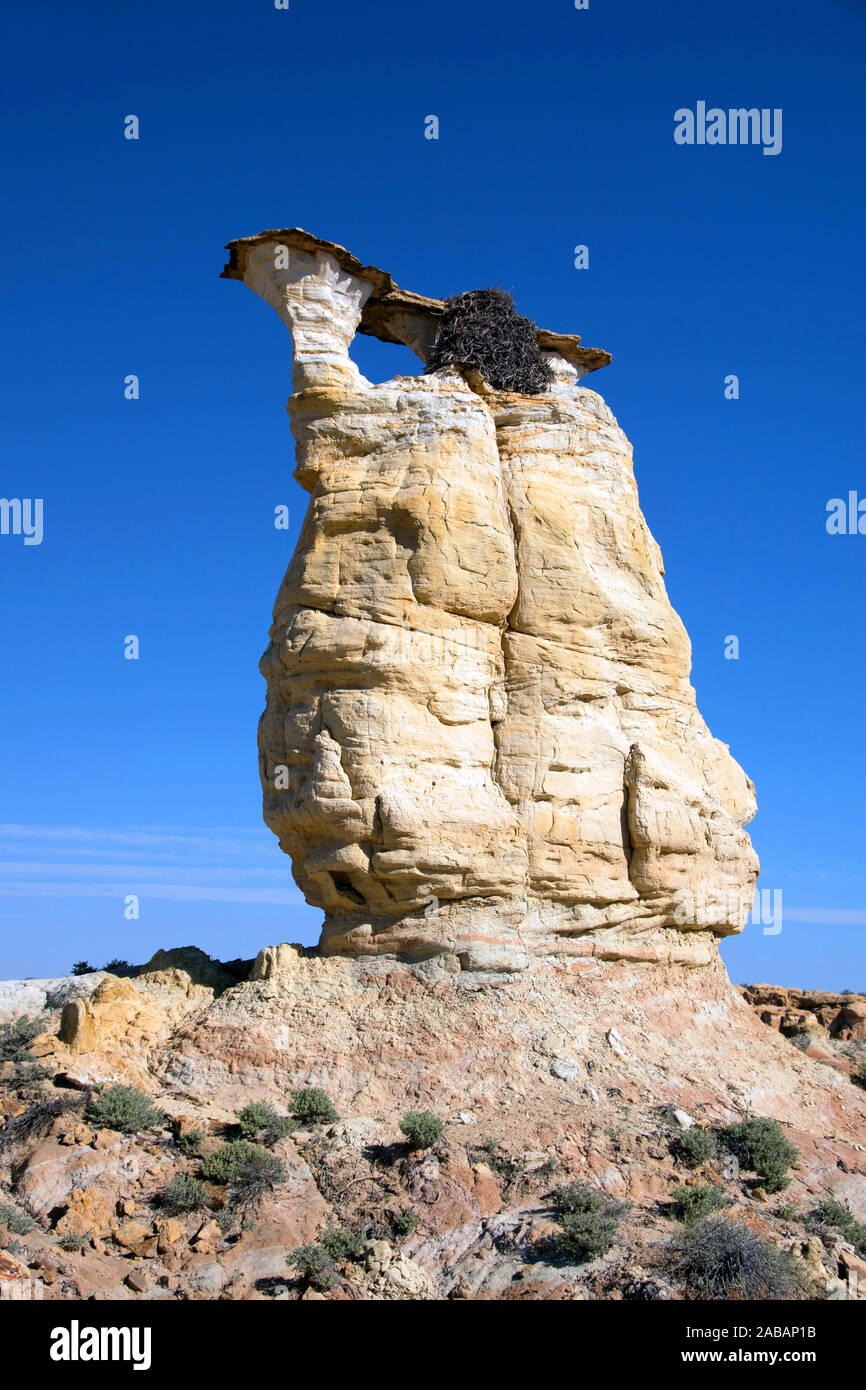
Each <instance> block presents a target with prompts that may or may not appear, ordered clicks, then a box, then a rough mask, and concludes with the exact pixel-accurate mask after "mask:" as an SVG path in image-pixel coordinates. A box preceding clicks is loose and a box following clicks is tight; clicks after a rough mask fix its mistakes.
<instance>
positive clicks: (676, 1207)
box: [671, 1183, 730, 1226]
mask: <svg viewBox="0 0 866 1390" xmlns="http://www.w3.org/2000/svg"><path fill="white" fill-rule="evenodd" d="M671 1195H672V1201H671V1215H672V1216H673V1218H674V1220H675V1221H682V1222H683V1223H684V1224H685V1225H687V1226H690V1225H691V1223H692V1222H693V1221H700V1220H701V1218H702V1217H704V1216H709V1215H710V1214H711V1213H712V1212H714V1211H721V1209H722V1207H727V1206H729V1205H730V1203H729V1202H728V1199H727V1197H726V1196H725V1194H724V1192H723V1191H722V1189H721V1188H720V1187H716V1186H715V1185H714V1184H709V1185H704V1184H702V1183H698V1185H697V1186H696V1187H676V1188H674V1191H673V1193H672V1194H671Z"/></svg>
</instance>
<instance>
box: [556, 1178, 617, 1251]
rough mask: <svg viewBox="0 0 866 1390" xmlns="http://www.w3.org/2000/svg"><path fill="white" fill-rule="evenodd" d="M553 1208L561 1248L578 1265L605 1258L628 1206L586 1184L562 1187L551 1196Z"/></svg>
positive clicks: (564, 1185) (557, 1239)
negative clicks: (601, 1257)
mask: <svg viewBox="0 0 866 1390" xmlns="http://www.w3.org/2000/svg"><path fill="white" fill-rule="evenodd" d="M551 1206H552V1207H553V1209H554V1211H555V1212H556V1214H557V1216H556V1219H557V1221H558V1222H559V1225H560V1226H561V1228H562V1231H561V1234H560V1235H559V1236H557V1238H556V1244H557V1246H558V1248H559V1249H560V1250H561V1251H562V1252H563V1253H564V1254H565V1255H566V1256H568V1257H569V1259H572V1260H575V1261H576V1262H578V1263H581V1262H583V1261H584V1260H593V1259H596V1258H597V1257H598V1256H600V1255H606V1254H607V1252H608V1250H609V1249H610V1247H611V1246H612V1245H613V1243H614V1240H615V1239H616V1233H617V1230H618V1228H619V1223H620V1218H621V1217H622V1216H623V1214H624V1213H625V1212H626V1211H627V1210H628V1204H627V1203H625V1202H617V1201H615V1200H614V1199H613V1198H612V1197H608V1196H606V1195H605V1194H604V1193H602V1192H599V1191H598V1190H597V1189H596V1188H594V1187H592V1186H591V1185H590V1184H589V1183H587V1182H579V1181H577V1182H570V1183H561V1184H560V1186H559V1187H557V1188H556V1189H555V1190H554V1192H553V1194H552V1196H551Z"/></svg>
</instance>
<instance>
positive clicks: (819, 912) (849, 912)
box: [782, 903, 866, 927]
mask: <svg viewBox="0 0 866 1390" xmlns="http://www.w3.org/2000/svg"><path fill="white" fill-rule="evenodd" d="M782 920H783V922H811V923H814V924H815V925H816V926H828V927H866V911H863V910H861V909H860V908H851V909H849V908H844V907H788V906H786V905H785V904H784V903H783V905H782Z"/></svg>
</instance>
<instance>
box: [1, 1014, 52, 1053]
mask: <svg viewBox="0 0 866 1390" xmlns="http://www.w3.org/2000/svg"><path fill="white" fill-rule="evenodd" d="M44 1032H45V1020H44V1018H43V1017H42V1016H41V1015H37V1016H36V1017H35V1018H13V1019H12V1021H11V1022H10V1023H2V1024H0V1062H14V1061H16V1060H21V1059H24V1058H26V1057H27V1056H28V1053H27V1048H28V1047H29V1046H30V1044H31V1043H32V1041H33V1039H34V1038H36V1037H38V1036H39V1034H40V1033H44Z"/></svg>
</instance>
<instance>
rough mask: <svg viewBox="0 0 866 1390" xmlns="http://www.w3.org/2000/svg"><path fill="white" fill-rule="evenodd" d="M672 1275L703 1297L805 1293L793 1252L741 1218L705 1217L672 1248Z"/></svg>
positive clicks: (781, 1297) (778, 1295) (670, 1259)
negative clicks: (740, 1219)
mask: <svg viewBox="0 0 866 1390" xmlns="http://www.w3.org/2000/svg"><path fill="white" fill-rule="evenodd" d="M668 1255H669V1261H670V1274H671V1276H672V1277H673V1278H674V1279H675V1280H677V1281H679V1282H680V1283H681V1284H682V1286H683V1287H684V1288H685V1289H686V1290H687V1291H688V1292H689V1293H691V1294H693V1295H694V1296H695V1297H697V1298H701V1299H730V1298H744V1299H784V1298H795V1297H797V1296H798V1295H802V1294H803V1293H804V1290H805V1285H804V1279H803V1275H802V1273H801V1271H800V1268H799V1266H798V1265H797V1262H796V1260H795V1259H794V1257H793V1256H792V1255H789V1254H787V1253H786V1252H785V1251H782V1250H780V1249H779V1248H778V1247H777V1246H776V1245H774V1244H773V1242H772V1241H770V1240H765V1239H764V1238H763V1237H762V1236H758V1235H756V1234H755V1232H754V1231H750V1230H749V1228H748V1227H747V1226H744V1225H743V1224H742V1223H741V1222H739V1221H729V1220H727V1219H726V1218H725V1217H705V1218H704V1219H703V1220H701V1221H696V1222H695V1223H694V1225H692V1226H687V1227H686V1228H685V1230H684V1231H683V1233H682V1235H681V1236H679V1238H678V1239H677V1240H675V1241H672V1242H671V1244H670V1246H669V1247H668Z"/></svg>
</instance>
